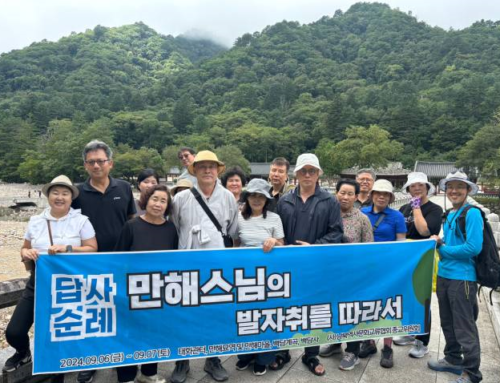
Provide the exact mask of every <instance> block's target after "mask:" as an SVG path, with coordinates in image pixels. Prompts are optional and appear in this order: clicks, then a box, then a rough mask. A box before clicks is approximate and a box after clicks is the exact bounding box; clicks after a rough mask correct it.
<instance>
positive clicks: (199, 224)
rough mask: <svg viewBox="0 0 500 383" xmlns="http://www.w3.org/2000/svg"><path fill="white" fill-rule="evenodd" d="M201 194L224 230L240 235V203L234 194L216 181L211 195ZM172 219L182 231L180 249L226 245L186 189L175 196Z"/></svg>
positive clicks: (213, 247) (210, 247) (178, 229)
mask: <svg viewBox="0 0 500 383" xmlns="http://www.w3.org/2000/svg"><path fill="white" fill-rule="evenodd" d="M197 189H198V188H197ZM198 191H199V189H198ZM199 193H200V195H201V197H202V198H203V200H204V201H205V203H206V204H207V206H208V208H209V209H210V210H211V211H212V214H213V215H214V216H215V218H216V219H217V221H218V222H219V224H220V225H221V226H222V231H223V232H224V233H225V234H228V235H230V236H231V237H233V238H238V205H237V203H236V200H235V199H234V195H233V194H232V193H231V192H230V191H228V190H227V189H225V188H224V187H223V186H222V185H221V184H220V183H219V182H217V183H216V184H215V188H214V191H213V192H212V195H211V196H210V197H209V198H206V197H205V196H204V195H203V193H202V192H201V191H199ZM172 221H173V222H174V224H175V226H176V227H177V232H178V233H179V249H217V248H223V247H224V241H223V239H222V235H221V233H220V232H219V231H218V230H217V228H216V227H215V225H214V224H213V222H212V221H211V220H210V218H209V217H208V215H207V213H205V211H204V210H203V208H202V207H201V205H200V204H199V203H198V201H197V200H196V198H195V196H194V195H193V193H192V192H191V190H183V191H181V192H179V193H178V194H176V195H175V197H174V202H173V206H172Z"/></svg>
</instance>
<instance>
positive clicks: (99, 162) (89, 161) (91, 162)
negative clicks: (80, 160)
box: [85, 160, 109, 166]
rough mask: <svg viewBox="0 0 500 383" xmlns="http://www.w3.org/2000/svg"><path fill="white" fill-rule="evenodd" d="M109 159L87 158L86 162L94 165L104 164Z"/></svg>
mask: <svg viewBox="0 0 500 383" xmlns="http://www.w3.org/2000/svg"><path fill="white" fill-rule="evenodd" d="M108 161H109V160H86V161H85V163H86V164H87V165H90V166H94V165H95V164H97V165H99V166H102V165H104V164H105V163H106V162H108Z"/></svg>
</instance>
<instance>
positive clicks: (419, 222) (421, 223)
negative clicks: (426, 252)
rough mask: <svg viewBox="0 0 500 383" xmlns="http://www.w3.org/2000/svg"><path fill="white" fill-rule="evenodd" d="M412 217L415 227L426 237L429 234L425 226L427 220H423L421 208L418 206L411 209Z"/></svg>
mask: <svg viewBox="0 0 500 383" xmlns="http://www.w3.org/2000/svg"><path fill="white" fill-rule="evenodd" d="M413 218H414V223H415V228H416V229H417V231H418V233H419V234H420V235H421V236H422V237H427V236H429V235H431V232H430V231H429V227H428V226H427V221H426V220H425V218H424V215H423V214H422V210H420V207H419V208H414V209H413Z"/></svg>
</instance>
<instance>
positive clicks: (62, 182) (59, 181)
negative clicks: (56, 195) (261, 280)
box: [42, 175, 80, 199]
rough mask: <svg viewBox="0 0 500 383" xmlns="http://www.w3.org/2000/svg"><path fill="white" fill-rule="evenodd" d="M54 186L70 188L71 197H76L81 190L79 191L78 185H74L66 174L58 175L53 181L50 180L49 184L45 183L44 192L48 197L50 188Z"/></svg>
mask: <svg viewBox="0 0 500 383" xmlns="http://www.w3.org/2000/svg"><path fill="white" fill-rule="evenodd" d="M52 186H65V187H67V188H68V189H70V190H71V193H72V196H71V199H75V198H76V197H78V195H79V194H80V192H79V191H78V188H77V187H76V186H74V185H73V183H72V182H71V180H70V179H69V178H68V177H66V176H65V175H60V176H57V177H56V178H54V179H53V180H52V181H50V182H49V183H48V184H45V185H43V187H42V193H43V195H44V196H45V197H47V198H48V197H49V189H50V188H51V187H52Z"/></svg>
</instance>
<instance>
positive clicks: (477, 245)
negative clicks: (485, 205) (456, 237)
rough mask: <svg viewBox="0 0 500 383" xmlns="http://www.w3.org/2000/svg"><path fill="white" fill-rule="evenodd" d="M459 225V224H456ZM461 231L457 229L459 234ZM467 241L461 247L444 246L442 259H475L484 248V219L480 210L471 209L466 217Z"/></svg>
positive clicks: (441, 247)
mask: <svg viewBox="0 0 500 383" xmlns="http://www.w3.org/2000/svg"><path fill="white" fill-rule="evenodd" d="M456 224H457V225H458V222H457V223H456ZM458 231H459V229H457V232H458ZM465 231H466V232H467V240H466V241H465V243H463V244H461V245H454V246H452V245H449V244H442V245H441V246H440V247H439V254H440V255H441V257H442V258H453V259H459V260H466V259H469V258H472V257H475V256H476V255H478V254H479V253H480V252H481V249H482V248H483V217H482V216H481V213H480V212H479V210H478V209H471V210H469V211H468V212H467V215H466V217H465Z"/></svg>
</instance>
